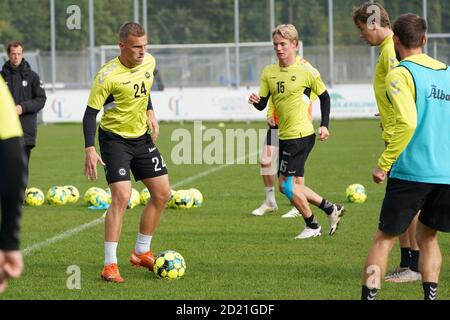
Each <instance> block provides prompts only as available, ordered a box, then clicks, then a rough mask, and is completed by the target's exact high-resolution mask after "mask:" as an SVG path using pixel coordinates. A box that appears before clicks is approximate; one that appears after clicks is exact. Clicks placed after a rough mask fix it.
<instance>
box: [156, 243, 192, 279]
mask: <svg viewBox="0 0 450 320" xmlns="http://www.w3.org/2000/svg"><path fill="white" fill-rule="evenodd" d="M185 270H186V262H185V261H184V258H183V256H182V255H181V254H179V253H178V252H176V251H174V250H166V251H163V252H161V253H160V254H158V255H157V256H156V258H155V264H154V265H153V272H154V273H155V274H156V275H158V276H159V277H160V278H163V279H171V280H173V279H178V278H181V277H182V276H183V275H184V272H185Z"/></svg>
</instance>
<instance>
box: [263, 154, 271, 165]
mask: <svg viewBox="0 0 450 320" xmlns="http://www.w3.org/2000/svg"><path fill="white" fill-rule="evenodd" d="M271 166H272V158H271V157H269V156H264V155H263V156H262V157H261V167H262V168H270V167H271Z"/></svg>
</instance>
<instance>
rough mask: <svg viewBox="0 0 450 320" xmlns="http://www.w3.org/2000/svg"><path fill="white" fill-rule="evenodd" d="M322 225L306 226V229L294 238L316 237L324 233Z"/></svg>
mask: <svg viewBox="0 0 450 320" xmlns="http://www.w3.org/2000/svg"><path fill="white" fill-rule="evenodd" d="M321 231H322V227H321V226H319V227H318V228H317V229H311V228H310V227H305V229H304V230H303V231H302V232H300V234H299V235H298V236H296V237H295V238H294V239H296V240H298V239H308V238H315V237H320V236H321V235H322V232H321Z"/></svg>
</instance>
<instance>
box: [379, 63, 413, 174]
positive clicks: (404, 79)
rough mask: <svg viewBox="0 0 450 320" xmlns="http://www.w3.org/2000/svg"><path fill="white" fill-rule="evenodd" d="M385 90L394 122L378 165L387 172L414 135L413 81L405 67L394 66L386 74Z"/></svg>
mask: <svg viewBox="0 0 450 320" xmlns="http://www.w3.org/2000/svg"><path fill="white" fill-rule="evenodd" d="M386 90H387V94H388V98H389V100H390V101H391V103H392V107H393V109H394V116H395V123H394V127H393V131H392V137H391V140H390V142H389V144H388V145H387V147H386V149H385V150H384V152H383V153H382V155H381V157H380V158H379V159H378V167H379V168H380V169H382V170H383V171H385V172H388V171H389V170H390V169H391V167H392V165H393V164H394V162H395V161H397V159H398V157H399V156H400V154H401V153H402V152H403V150H405V148H406V147H407V145H408V144H409V142H410V140H411V138H412V136H413V135H414V131H415V130H416V126H417V110H416V102H415V97H414V95H415V88H414V81H413V79H412V76H411V74H410V73H409V71H407V70H406V69H405V68H403V67H399V68H396V69H394V70H393V71H392V72H390V73H389V74H388V75H387V77H386Z"/></svg>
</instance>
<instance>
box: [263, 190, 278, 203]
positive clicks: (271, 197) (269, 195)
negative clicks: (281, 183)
mask: <svg viewBox="0 0 450 320" xmlns="http://www.w3.org/2000/svg"><path fill="white" fill-rule="evenodd" d="M264 189H265V190H266V203H267V204H271V205H272V206H274V205H275V204H276V203H277V202H276V201H275V187H265V188H264Z"/></svg>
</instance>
